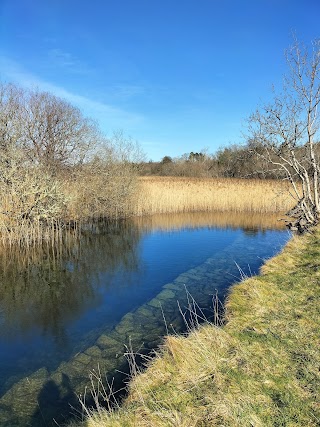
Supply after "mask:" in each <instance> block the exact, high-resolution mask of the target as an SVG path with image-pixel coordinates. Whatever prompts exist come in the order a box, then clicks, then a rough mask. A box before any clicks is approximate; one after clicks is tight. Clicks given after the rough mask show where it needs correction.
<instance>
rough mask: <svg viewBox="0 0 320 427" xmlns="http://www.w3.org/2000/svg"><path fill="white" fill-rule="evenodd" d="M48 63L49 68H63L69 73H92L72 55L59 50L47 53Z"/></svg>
mask: <svg viewBox="0 0 320 427" xmlns="http://www.w3.org/2000/svg"><path fill="white" fill-rule="evenodd" d="M48 63H49V64H50V65H51V67H55V68H63V69H64V71H68V72H70V73H76V74H89V73H90V72H91V71H92V70H91V69H90V68H89V67H88V66H87V65H86V64H84V63H83V62H82V61H80V60H79V59H78V58H76V57H75V56H74V55H72V54H71V53H69V52H66V51H64V50H62V49H59V48H55V49H50V50H49V51H48Z"/></svg>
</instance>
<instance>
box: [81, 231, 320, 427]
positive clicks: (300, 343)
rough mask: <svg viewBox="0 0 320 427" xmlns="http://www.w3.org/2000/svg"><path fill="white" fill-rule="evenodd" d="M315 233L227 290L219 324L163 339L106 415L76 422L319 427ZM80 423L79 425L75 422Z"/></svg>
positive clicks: (319, 236)
mask: <svg viewBox="0 0 320 427" xmlns="http://www.w3.org/2000/svg"><path fill="white" fill-rule="evenodd" d="M319 265H320V231H319V230H315V232H314V234H312V235H311V234H309V235H305V236H302V237H294V238H293V239H292V240H291V241H290V242H289V243H288V244H287V246H286V247H285V249H284V250H283V251H282V253H281V254H280V255H278V256H276V257H274V258H272V259H271V260H269V261H268V262H267V263H266V264H265V265H264V267H263V268H262V274H261V275H260V276H256V277H252V278H249V279H247V280H244V281H243V282H241V283H240V284H238V285H236V286H234V287H233V288H232V290H231V292H230V295H229V297H228V301H227V304H226V314H225V320H226V324H225V326H224V327H222V328H220V327H216V326H214V325H212V324H206V325H204V326H201V327H199V328H198V329H195V330H192V331H190V333H189V335H188V336H187V337H184V336H176V335H173V336H169V337H168V338H167V339H166V342H165V344H164V346H163V347H162V349H161V350H160V351H159V353H158V354H157V356H156V357H155V358H154V359H153V360H152V361H150V362H149V366H148V369H147V370H146V371H145V372H144V373H140V374H139V375H137V376H135V377H134V378H133V379H132V380H131V382H130V384H129V395H128V397H127V399H126V400H125V402H124V403H123V405H122V406H121V407H120V408H118V409H116V410H114V411H113V412H105V411H104V410H102V409H101V408H100V410H99V411H94V412H92V414H91V416H90V417H89V418H87V419H86V420H85V421H84V422H83V423H82V424H81V426H87V427H95V426H99V427H102V426H103V427H108V426H112V427H117V426H139V427H140V426H141V427H143V426H149V427H165V426H175V427H176V426H188V427H192V426H230V427H231V426H232V427H233V426H250V425H252V426H253V425H254V426H255V427H258V426H261V427H266V426H297V427H298V426H300V427H301V426H317V425H319V419H320V406H319V400H318V399H317V396H318V395H319V392H320V378H319V364H320V352H319V348H320V316H319V307H318V301H319V296H320V287H319V276H320V271H319ZM73 425H74V426H75V425H79V424H73Z"/></svg>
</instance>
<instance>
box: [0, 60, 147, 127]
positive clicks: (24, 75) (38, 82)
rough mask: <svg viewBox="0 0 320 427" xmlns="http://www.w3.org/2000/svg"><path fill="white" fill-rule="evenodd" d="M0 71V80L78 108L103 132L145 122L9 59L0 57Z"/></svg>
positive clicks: (135, 115)
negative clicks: (49, 95) (50, 95)
mask: <svg viewBox="0 0 320 427" xmlns="http://www.w3.org/2000/svg"><path fill="white" fill-rule="evenodd" d="M66 60H67V59H66ZM0 70H1V73H0V79H3V80H5V81H10V82H15V83H17V84H19V85H21V86H23V87H25V88H39V89H40V90H44V91H47V92H50V93H52V94H54V95H56V96H58V97H60V98H63V99H66V100H67V101H69V102H70V103H71V104H73V105H75V106H77V107H78V108H80V109H81V110H82V111H83V112H84V114H86V115H87V116H90V117H92V118H93V119H95V120H97V121H98V122H99V124H100V125H101V128H102V130H104V131H106V130H112V129H115V128H116V129H119V128H121V129H124V130H125V131H127V129H129V130H131V129H132V128H134V127H135V126H139V125H140V124H142V122H144V121H145V117H144V116H142V115H141V114H137V113H134V112H131V111H126V110H124V109H121V108H119V107H116V106H113V105H110V104H106V103H103V102H100V101H96V100H94V99H90V98H88V97H86V96H82V95H78V94H76V93H73V92H71V91H69V90H67V89H65V88H63V87H61V86H58V85H56V84H54V83H51V82H48V81H45V80H43V79H41V78H39V77H37V76H36V75H34V74H32V73H29V72H27V71H25V70H24V69H23V68H22V67H21V66H20V65H19V64H18V63H16V62H15V61H12V60H11V59H10V58H7V57H4V56H0Z"/></svg>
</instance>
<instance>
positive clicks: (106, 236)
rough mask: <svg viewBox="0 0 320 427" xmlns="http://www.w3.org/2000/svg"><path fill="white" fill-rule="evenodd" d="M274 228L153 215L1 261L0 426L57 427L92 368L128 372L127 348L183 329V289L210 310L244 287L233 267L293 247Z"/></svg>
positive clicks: (273, 223)
mask: <svg viewBox="0 0 320 427" xmlns="http://www.w3.org/2000/svg"><path fill="white" fill-rule="evenodd" d="M275 229H277V230H281V229H284V227H283V223H282V222H279V221H278V218H276V217H274V216H265V215H264V216H259V215H247V214H246V215H243V216H242V215H240V216H239V215H235V214H234V213H233V214H231V215H230V216H229V215H227V214H226V213H223V214H217V213H215V214H212V213H200V214H199V213H198V214H190V213H188V214H179V215H161V216H159V215H155V216H152V217H143V218H134V219H132V220H131V221H123V222H118V223H109V224H103V223H96V224H92V225H90V226H86V227H83V229H82V231H81V236H80V238H79V236H76V235H73V234H72V233H69V234H66V236H65V241H64V242H63V245H60V246H48V245H44V246H43V247H41V248H40V247H35V248H33V249H32V250H28V251H25V252H21V251H19V252H15V251H14V250H13V249H11V251H9V252H6V253H0V267H1V270H0V275H1V276H0V280H1V283H2V285H1V288H0V310H1V314H0V322H1V323H0V324H1V329H0V378H1V386H0V391H2V394H3V396H2V397H1V398H0V425H1V426H2V425H3V426H4V425H7V426H12V425H17V426H20V425H21V426H24V425H27V424H28V425H31V426H42V425H46V426H49V425H54V424H52V423H51V420H52V418H53V417H55V418H56V419H57V417H58V418H59V416H61V417H62V418H61V419H60V418H59V419H60V421H61V422H62V421H63V419H64V417H65V416H67V415H68V408H69V406H68V404H69V403H72V404H76V394H75V393H81V392H83V390H84V388H85V387H86V386H87V385H88V373H89V371H90V369H93V368H94V367H97V366H98V365H99V366H100V367H101V369H103V372H104V373H106V375H108V376H110V375H114V374H115V371H116V369H118V370H119V369H120V370H122V371H123V370H125V365H124V359H123V358H122V357H121V355H122V354H123V352H124V344H128V341H129V340H131V342H132V343H133V345H134V346H135V349H137V350H138V349H139V351H142V352H144V351H146V352H147V351H149V350H150V349H152V348H154V346H156V345H157V344H158V343H159V339H160V337H161V336H163V335H164V334H165V333H166V328H165V325H164V322H163V314H165V316H166V320H167V321H168V325H170V324H172V325H173V327H174V329H175V330H176V331H181V330H182V329H183V322H182V319H181V316H180V314H179V310H178V306H177V300H179V301H180V303H181V307H182V308H183V307H184V306H185V304H186V303H187V301H186V289H188V291H189V292H190V293H191V294H192V296H193V297H194V298H195V299H196V301H197V302H198V303H199V304H200V306H201V307H202V308H204V309H208V308H209V307H210V306H211V300H212V294H214V293H215V289H218V290H219V292H220V294H221V295H223V294H224V293H225V291H226V289H227V287H228V286H229V285H230V283H232V282H234V281H235V278H237V277H239V271H238V267H237V265H236V264H235V261H236V262H237V264H239V266H240V267H241V268H244V269H245V268H246V267H248V264H250V269H252V271H253V272H254V271H258V270H257V269H258V268H259V266H260V265H261V262H262V260H261V259H262V258H264V257H268V256H271V255H272V254H273V253H274V252H275V251H276V250H277V248H279V245H281V244H283V242H284V241H285V240H286V239H287V238H288V235H287V233H283V232H281V231H274V230H275ZM167 231H170V232H169V233H167ZM160 307H161V308H160ZM26 395H28V398H27V399H26V397H25V396H26ZM39 405H41V407H40V408H39ZM13 414H14V415H13Z"/></svg>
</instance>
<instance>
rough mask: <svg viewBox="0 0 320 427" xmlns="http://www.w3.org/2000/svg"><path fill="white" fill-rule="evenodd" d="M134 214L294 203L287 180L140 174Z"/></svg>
mask: <svg viewBox="0 0 320 427" xmlns="http://www.w3.org/2000/svg"><path fill="white" fill-rule="evenodd" d="M139 184H140V191H139V194H138V197H137V201H136V204H135V205H134V209H133V210H134V213H135V214H137V215H145V214H156V213H174V212H192V211H193V212H194V211H220V212H226V211H229V212H230V211H231V212H253V213H266V212H282V213H284V212H286V211H288V210H289V209H290V208H292V206H293V205H294V200H293V199H292V197H291V196H290V194H289V190H288V183H286V182H284V181H276V180H258V179H235V178H178V177H140V178H139Z"/></svg>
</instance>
